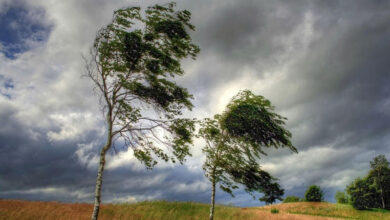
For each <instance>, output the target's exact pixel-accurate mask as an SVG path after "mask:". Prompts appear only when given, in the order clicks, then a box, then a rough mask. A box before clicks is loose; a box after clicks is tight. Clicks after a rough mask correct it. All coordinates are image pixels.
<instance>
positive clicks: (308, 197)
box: [283, 185, 324, 203]
mask: <svg viewBox="0 0 390 220" xmlns="http://www.w3.org/2000/svg"><path fill="white" fill-rule="evenodd" d="M322 201H324V192H323V191H322V189H321V187H319V186H317V185H311V186H309V187H308V188H307V190H306V192H305V197H304V198H299V197H298V196H287V197H286V198H284V200H283V203H291V202H322Z"/></svg>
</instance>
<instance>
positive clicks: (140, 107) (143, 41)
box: [86, 3, 199, 219]
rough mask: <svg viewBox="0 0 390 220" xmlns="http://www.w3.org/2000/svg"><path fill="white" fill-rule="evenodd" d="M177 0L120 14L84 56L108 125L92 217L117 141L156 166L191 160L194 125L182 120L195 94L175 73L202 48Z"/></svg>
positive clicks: (181, 70)
mask: <svg viewBox="0 0 390 220" xmlns="http://www.w3.org/2000/svg"><path fill="white" fill-rule="evenodd" d="M174 7H175V3H169V4H166V5H164V6H161V5H154V6H151V7H148V8H147V9H146V10H145V11H144V13H143V12H141V8H139V7H130V8H123V9H119V10H117V11H115V12H114V16H113V20H112V22H111V23H109V24H108V25H107V26H105V27H103V28H102V29H100V30H99V31H98V33H97V36H96V39H95V42H94V44H93V47H92V49H91V59H86V62H87V65H86V72H87V76H88V77H89V78H90V79H91V80H92V81H93V82H94V83H95V85H96V90H97V92H98V93H99V94H100V97H101V98H100V103H101V106H102V111H103V114H104V115H105V122H106V126H107V140H106V143H105V145H104V146H103V147H102V148H101V150H100V162H99V167H98V174H97V179H96V190H95V202H94V210H93V215H92V219H97V218H98V214H99V207H100V201H101V188H102V182H103V171H104V166H105V163H106V159H105V157H106V154H107V152H108V150H110V149H111V148H112V146H113V144H114V143H119V144H120V145H123V146H124V147H125V148H127V149H130V150H133V152H134V156H135V157H136V158H137V159H138V160H140V161H141V162H142V163H144V164H145V165H146V167H147V168H149V169H151V168H152V167H153V166H154V165H155V164H156V163H157V159H158V158H160V159H162V160H164V161H172V162H177V161H178V162H183V161H184V159H185V157H186V156H188V155H190V152H189V147H190V144H191V142H192V139H191V137H192V133H193V132H194V121H193V120H190V119H184V118H180V117H179V116H180V115H181V114H182V111H183V110H185V109H189V110H191V109H192V107H193V105H192V103H191V99H192V95H191V94H190V93H189V92H188V91H187V89H185V88H183V87H180V86H179V85H178V84H177V83H176V82H175V81H174V77H175V76H180V75H183V74H184V71H183V69H182V67H181V64H180V61H181V60H182V59H184V58H187V57H192V58H193V59H195V57H196V55H197V53H198V52H199V48H198V46H196V45H195V44H193V43H192V40H191V37H190V35H189V31H190V30H194V26H193V25H192V24H190V23H189V22H190V17H191V13H190V12H189V11H187V10H183V11H175V10H174Z"/></svg>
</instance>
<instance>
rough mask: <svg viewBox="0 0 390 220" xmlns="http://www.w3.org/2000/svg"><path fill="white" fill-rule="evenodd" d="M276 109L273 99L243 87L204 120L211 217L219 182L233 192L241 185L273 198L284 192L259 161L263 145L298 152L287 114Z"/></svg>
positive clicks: (203, 130)
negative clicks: (286, 122) (287, 126)
mask: <svg viewBox="0 0 390 220" xmlns="http://www.w3.org/2000/svg"><path fill="white" fill-rule="evenodd" d="M273 110H274V107H273V106H272V105H271V103H270V101H268V100H267V99H265V98H264V97H262V96H257V95H254V94H253V93H252V92H251V91H249V90H244V91H242V92H240V93H238V94H237V95H236V96H235V97H233V99H232V100H231V102H230V103H229V104H228V105H227V109H226V110H225V112H224V113H223V114H222V115H216V116H215V117H214V119H204V121H203V122H202V123H201V128H200V130H199V136H200V137H202V138H203V139H204V140H205V142H206V145H205V147H204V148H203V152H204V153H205V155H206V161H205V163H204V165H203V169H204V171H205V175H206V177H207V178H208V179H209V180H210V182H211V189H212V191H211V206H210V217H209V219H210V220H212V219H213V218H214V209H215V193H216V185H217V184H219V186H220V188H221V189H222V190H223V191H225V192H227V193H229V194H231V195H233V193H232V190H234V189H237V188H238V186H239V185H243V186H244V187H245V190H246V191H247V192H249V193H251V194H252V193H253V192H254V191H259V192H263V193H267V194H266V196H270V194H274V195H272V198H271V200H273V201H274V199H279V198H280V196H278V194H280V193H283V192H282V191H281V189H280V186H279V185H278V184H276V183H274V182H273V180H274V179H273V178H272V177H271V175H269V174H268V173H267V172H265V171H263V170H261V169H260V166H259V164H258V162H257V160H258V159H259V157H260V155H261V154H264V155H265V152H264V151H263V148H264V147H275V148H279V147H287V148H289V149H290V150H292V151H293V152H297V150H296V148H295V147H294V146H293V145H292V144H291V141H290V138H291V134H290V132H289V131H287V130H286V129H285V128H284V120H285V119H286V118H284V117H282V116H280V115H278V114H276V113H274V112H273ZM276 191H277V192H276ZM252 195H253V194H252ZM275 196H276V198H274V197H275ZM263 198H264V199H265V200H267V201H271V200H270V198H265V197H263Z"/></svg>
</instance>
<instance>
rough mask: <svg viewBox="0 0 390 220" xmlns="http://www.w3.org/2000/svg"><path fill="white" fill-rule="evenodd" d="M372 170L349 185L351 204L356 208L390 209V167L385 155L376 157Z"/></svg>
mask: <svg viewBox="0 0 390 220" xmlns="http://www.w3.org/2000/svg"><path fill="white" fill-rule="evenodd" d="M370 165H371V170H370V171H369V173H368V175H367V176H365V177H364V178H357V179H355V180H354V181H353V182H352V183H351V184H350V185H348V186H347V193H348V194H349V196H350V201H351V204H352V205H353V207H354V208H356V209H372V208H382V209H383V208H385V209H390V168H389V163H388V162H387V159H386V158H385V156H384V155H379V156H377V157H375V158H374V159H373V160H372V161H371V162H370Z"/></svg>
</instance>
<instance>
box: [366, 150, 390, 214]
mask: <svg viewBox="0 0 390 220" xmlns="http://www.w3.org/2000/svg"><path fill="white" fill-rule="evenodd" d="M370 165H371V169H372V171H371V174H370V175H371V176H372V177H373V178H374V181H375V184H376V185H377V186H378V191H379V193H380V199H381V205H382V208H383V209H384V208H386V205H385V189H384V186H385V172H386V170H388V169H389V162H388V161H387V159H386V157H385V155H379V156H376V157H375V158H374V159H373V160H372V161H370Z"/></svg>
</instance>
